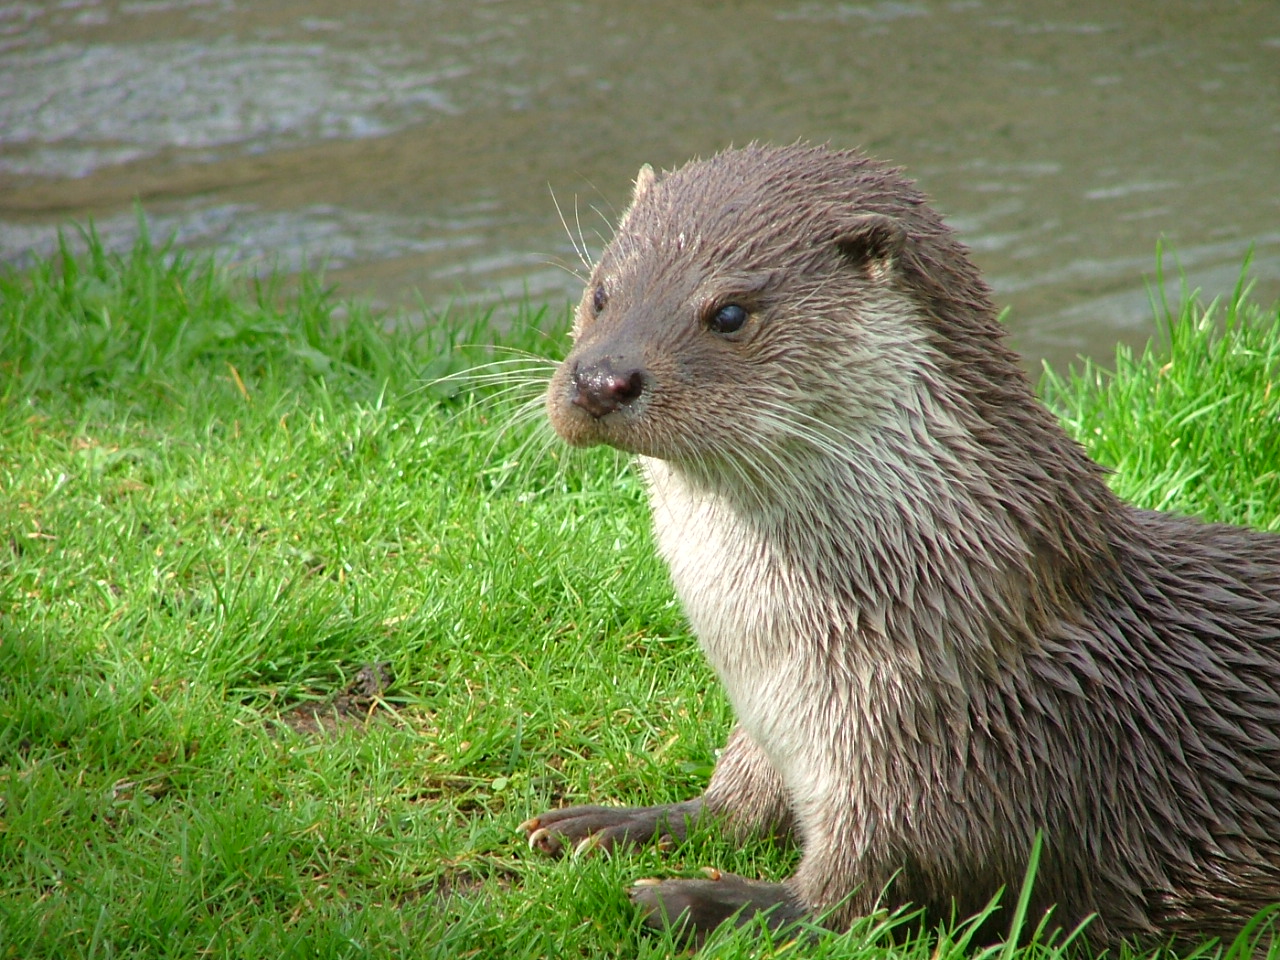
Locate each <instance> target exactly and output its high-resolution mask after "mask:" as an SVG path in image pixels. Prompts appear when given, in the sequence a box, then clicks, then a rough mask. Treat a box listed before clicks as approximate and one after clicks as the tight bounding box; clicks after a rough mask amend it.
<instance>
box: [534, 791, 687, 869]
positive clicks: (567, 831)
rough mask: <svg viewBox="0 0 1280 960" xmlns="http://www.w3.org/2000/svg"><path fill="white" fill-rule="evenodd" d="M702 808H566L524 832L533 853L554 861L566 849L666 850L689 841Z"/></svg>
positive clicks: (538, 820)
mask: <svg viewBox="0 0 1280 960" xmlns="http://www.w3.org/2000/svg"><path fill="white" fill-rule="evenodd" d="M701 808H702V801H701V800H689V801H686V802H685V803H670V804H663V805H660V806H655V807H596V806H588V807H565V808H563V809H561V810H551V811H549V812H547V813H542V814H539V815H538V816H536V817H531V818H530V819H528V820H526V821H525V822H524V823H522V824H520V829H521V830H523V831H525V833H527V834H528V837H529V846H530V848H531V849H534V850H540V851H541V852H543V853H545V854H548V855H550V856H553V857H554V856H559V855H560V854H561V853H563V852H564V850H565V848H566V847H570V848H572V850H573V852H574V854H580V853H587V852H589V851H591V850H613V849H621V848H624V847H638V846H643V845H644V844H646V843H648V842H650V841H651V840H654V839H656V840H657V841H658V845H659V846H663V847H666V846H671V845H674V844H675V842H676V841H679V840H683V839H684V838H685V835H686V834H687V833H688V825H689V822H690V821H691V820H693V819H696V818H697V816H698V813H699V811H700V810H701Z"/></svg>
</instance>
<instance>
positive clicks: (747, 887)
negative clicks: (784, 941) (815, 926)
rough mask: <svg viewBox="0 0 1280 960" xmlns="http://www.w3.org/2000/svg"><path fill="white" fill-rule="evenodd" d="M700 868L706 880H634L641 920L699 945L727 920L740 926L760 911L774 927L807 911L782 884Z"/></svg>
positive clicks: (802, 916) (758, 914)
mask: <svg viewBox="0 0 1280 960" xmlns="http://www.w3.org/2000/svg"><path fill="white" fill-rule="evenodd" d="M703 872H704V873H706V875H707V878H708V879H706V880H681V879H676V880H658V879H654V878H646V879H644V880H638V881H636V884H635V886H633V887H632V888H631V899H632V901H633V902H635V903H636V904H638V905H639V907H640V908H641V910H643V911H644V914H645V915H644V923H645V925H646V926H648V927H651V928H653V929H656V930H664V929H669V930H672V931H674V932H675V934H676V936H677V937H678V938H680V939H682V940H686V941H691V942H693V943H695V944H701V943H702V942H703V941H704V940H705V939H706V938H707V935H708V934H710V933H711V931H712V930H714V929H716V927H718V926H720V925H721V924H723V923H725V922H726V921H732V922H733V924H734V926H742V925H743V924H745V923H749V922H751V921H752V920H753V919H755V918H756V917H758V916H760V915H762V914H763V915H764V917H765V923H766V924H768V926H769V928H770V929H771V930H778V929H780V928H782V927H784V926H786V925H787V924H789V923H795V922H796V921H798V920H802V919H804V918H805V917H806V916H807V915H808V911H807V910H805V908H804V907H803V906H802V905H801V904H800V902H799V901H798V900H796V898H795V897H794V896H793V895H792V893H791V891H790V890H789V889H788V888H787V886H786V885H785V884H782V883H765V882H763V881H760V880H748V879H746V878H745V877H739V876H737V875H735V874H732V873H721V872H720V871H719V870H715V869H712V868H708V869H706V870H704V871H703Z"/></svg>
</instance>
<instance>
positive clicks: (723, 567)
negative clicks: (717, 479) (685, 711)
mask: <svg viewBox="0 0 1280 960" xmlns="http://www.w3.org/2000/svg"><path fill="white" fill-rule="evenodd" d="M645 467H646V474H647V477H648V479H649V482H650V500H651V506H652V509H653V521H654V531H655V535H656V537H657V542H658V548H659V550H660V552H661V553H662V555H663V557H664V559H665V560H666V562H667V564H668V567H669V568H670V571H671V578H672V581H673V583H674V585H675V588H676V592H677V594H678V595H679V597H680V601H681V604H682V605H683V608H684V611H685V615H686V616H687V617H688V619H689V623H690V626H691V627H692V628H693V630H694V633H695V634H696V636H697V637H698V640H699V643H700V644H701V646H702V649H703V651H704V652H705V654H706V656H707V659H708V660H709V661H710V662H711V665H712V666H713V667H714V668H715V670H716V673H717V674H718V675H719V677H720V679H721V682H723V683H724V685H725V689H726V691H727V692H728V695H729V699H730V701H731V702H732V703H733V707H734V711H735V712H736V714H737V716H738V719H739V721H740V722H741V723H742V725H743V726H744V727H745V728H746V730H747V731H748V732H749V733H750V734H751V736H752V738H753V739H754V740H755V741H756V742H757V743H758V744H759V745H760V746H761V747H762V748H764V750H765V752H766V753H767V754H768V755H769V757H770V759H771V760H772V761H773V763H774V765H775V767H777V769H778V770H779V772H780V773H781V774H782V775H783V778H784V780H786V781H787V782H788V783H789V785H791V786H793V788H796V789H797V790H799V791H800V792H806V788H805V787H804V786H802V784H801V783H799V782H798V781H800V780H807V779H810V778H811V777H812V776H813V774H814V773H816V772H818V771H819V770H821V769H822V768H824V767H827V766H828V765H829V764H830V762H831V761H832V759H833V758H831V757H830V756H829V755H830V753H831V752H832V746H831V744H830V743H829V740H830V734H831V720H832V715H831V710H832V709H833V708H835V707H836V703H837V702H838V701H841V700H847V697H841V696H839V695H838V694H837V693H836V691H835V690H834V689H833V680H834V679H835V678H833V676H832V674H831V663H830V658H829V657H828V656H826V655H824V652H823V645H824V643H825V642H826V641H827V640H828V639H829V636H827V635H824V634H826V633H827V628H826V627H824V626H823V624H824V623H827V624H828V625H829V622H830V620H831V617H832V614H833V609H832V608H833V601H832V599H831V598H830V597H826V596H822V595H821V593H822V591H821V590H820V589H819V588H818V587H817V586H816V585H815V584H814V583H813V582H810V581H807V580H806V578H805V577H804V575H803V572H802V571H798V570H796V569H795V568H794V567H793V566H792V565H790V564H788V562H787V561H786V559H785V558H783V557H781V556H779V554H778V552H777V551H776V550H775V549H773V548H772V547H771V546H770V544H769V543H768V542H767V540H766V539H765V538H764V537H762V536H761V535H760V534H759V533H758V531H757V530H756V529H754V528H753V527H752V526H751V525H750V524H748V523H745V522H743V520H742V518H741V517H740V516H739V515H738V514H737V513H736V512H735V511H733V510H732V509H731V508H729V507H728V506H727V505H726V504H724V503H722V502H720V501H718V500H716V499H715V498H714V497H710V496H706V495H703V496H699V495H698V494H696V493H693V492H691V491H689V490H688V489H687V488H684V487H683V486H682V485H681V484H680V482H679V478H676V477H673V476H672V475H671V472H670V469H669V468H667V467H666V465H665V464H661V463H656V462H648V463H646V464H645ZM824 757H825V762H824V759H823V758H824ZM815 761H816V762H815ZM789 771H790V772H791V773H793V774H795V776H794V777H793V776H789V775H788V773H789ZM800 771H803V773H801V772H800ZM810 786H812V785H810Z"/></svg>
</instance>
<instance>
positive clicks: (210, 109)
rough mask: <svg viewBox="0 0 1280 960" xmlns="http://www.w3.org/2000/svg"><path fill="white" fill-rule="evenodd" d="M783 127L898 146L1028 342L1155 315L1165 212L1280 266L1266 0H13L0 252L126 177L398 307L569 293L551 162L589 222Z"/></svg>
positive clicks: (46, 241)
mask: <svg viewBox="0 0 1280 960" xmlns="http://www.w3.org/2000/svg"><path fill="white" fill-rule="evenodd" d="M796 138H806V139H811V140H823V141H825V140H829V141H831V142H833V143H835V144H838V145H842V146H862V147H864V148H865V149H867V150H868V151H870V152H872V153H874V154H876V155H879V156H882V157H885V158H889V159H892V160H895V161H897V162H900V163H903V164H905V165H907V166H908V167H909V169H910V170H911V171H912V173H913V174H914V175H915V176H916V177H917V178H918V180H919V181H920V182H921V183H922V185H923V186H924V187H925V189H926V190H927V191H928V192H929V193H930V194H931V195H932V196H933V197H934V198H935V199H936V201H937V203H938V205H939V206H940V207H941V208H942V209H943V210H944V211H945V212H946V213H947V214H948V216H949V217H950V219H951V221H952V222H953V223H954V224H955V225H956V226H957V227H959V228H960V229H961V230H962V232H963V234H964V236H965V238H966V239H967V241H968V242H969V243H970V245H971V246H972V247H973V248H974V251H975V255H976V257H977V259H978V260H979V262H980V264H981V265H982V267H983V268H984V269H985V270H986V271H987V274H988V276H989V278H990V279H991V281H992V283H993V285H994V286H995V289H996V292H997V296H998V298H999V300H1000V301H1001V302H1002V303H1005V304H1008V305H1009V306H1010V307H1011V311H1012V312H1011V323H1012V325H1013V327H1014V329H1015V337H1016V341H1017V344H1018V346H1019V347H1020V348H1021V349H1023V350H1024V351H1025V352H1027V353H1028V354H1029V355H1030V356H1031V357H1032V359H1033V361H1034V360H1035V359H1038V358H1041V357H1047V358H1049V359H1050V360H1051V361H1052V362H1055V363H1062V362H1066V361H1067V360H1069V359H1070V358H1072V357H1074V356H1075V355H1077V354H1079V353H1086V354H1090V355H1094V356H1100V357H1106V356H1108V355H1109V354H1110V352H1111V349H1112V345H1113V343H1114V341H1116V340H1117V339H1123V340H1129V341H1131V342H1139V341H1141V340H1143V339H1145V338H1146V337H1147V336H1148V335H1150V333H1151V332H1152V325H1151V319H1150V313H1149V310H1148V308H1147V306H1146V300H1147V292H1146V283H1147V282H1148V281H1149V279H1150V277H1151V274H1152V273H1153V270H1154V267H1155V249H1156V243H1157V241H1158V240H1161V239H1163V241H1164V242H1165V244H1166V246H1167V247H1169V248H1171V249H1173V250H1174V251H1176V254H1177V257H1178V260H1179V261H1180V262H1181V264H1182V266H1183V268H1184V269H1185V270H1186V272H1187V274H1188V276H1189V278H1190V280H1191V282H1192V283H1193V284H1195V285H1198V286H1202V287H1204V288H1205V290H1206V291H1207V292H1209V293H1211V294H1216V293H1220V292H1223V291H1226V290H1229V289H1230V287H1231V286H1232V285H1233V283H1234V281H1235V279H1236V276H1237V273H1238V268H1239V265H1240V263H1241V261H1242V259H1243V258H1244V256H1245V253H1246V251H1247V250H1248V249H1249V248H1250V247H1252V248H1253V249H1254V251H1255V269H1254V274H1255V276H1256V277H1257V278H1258V282H1259V292H1260V293H1261V294H1262V295H1263V296H1264V297H1266V298H1274V297H1277V296H1280V4H1278V3H1276V2H1274V0H1254V2H1248V0H1245V2H1231V0H1212V2H1210V0H1203V2H1193V0H1159V2H1151V0H1077V2H1073V3H1061V2H1050V0H957V2H937V0H919V2H889V0H885V2H871V3H846V2H836V0H774V2H758V0H755V2H753V0H721V2H714V0H701V2H688V0H679V2H669V0H646V2H643V3H606V2H596V3H588V2H568V0H472V2H465V0H453V2H449V0H398V2H397V0H383V2H378V3H372V2H363V3H362V2H356V0H345V2H336V0H309V2H303V0H131V2H125V0H28V2H8V0H0V259H2V260H4V261H8V262H11V263H18V264H21V263H24V262H29V260H30V258H31V257H32V256H33V255H35V254H39V253H47V252H49V251H50V250H51V249H52V248H53V246H54V244H55V237H56V229H57V227H58V226H59V225H60V224H64V223H66V222H67V221H68V220H70V219H75V220H81V221H83V220H84V219H85V218H89V217H92V218H93V220H94V221H95V223H96V224H97V226H98V229H99V231H100V232H101V233H103V234H104V236H105V237H106V239H107V240H108V242H109V243H111V244H112V245H115V246H125V245H127V244H128V243H129V242H130V241H131V238H132V235H133V231H134V229H135V217H134V212H133V205H134V203H135V202H138V201H140V202H141V204H142V206H143V209H144V210H145V211H146V214H147V216H148V218H149V219H150V221H151V224H152V227H151V228H152V231H153V233H155V234H160V235H164V234H168V233H170V232H174V233H176V235H177V237H178V240H179V242H180V243H181V244H184V245H189V246H192V247H200V248H215V249H217V250H218V251H219V252H220V254H221V255H222V256H223V257H224V258H225V259H227V260H232V261H235V262H238V263H242V264H245V265H247V267H248V268H257V267H259V266H261V265H271V264H276V265H279V266H282V267H284V268H286V269H294V268H296V267H297V266H298V265H300V264H302V263H304V262H305V263H310V264H312V265H318V264H321V263H325V264H327V265H328V272H329V276H330V278H331V279H332V280H334V281H336V282H337V283H338V284H339V285H340V289H341V290H342V292H344V293H348V294H356V295H360V296H364V297H367V298H370V299H373V300H375V301H378V302H381V303H385V304H388V305H391V306H405V307H407V308H408V309H409V310H411V311H417V310H418V309H419V304H421V303H425V304H427V305H428V306H430V307H433V308H434V307H439V306H441V305H443V304H445V303H447V302H449V300H451V299H457V298H463V299H466V300H470V301H477V302H481V303H495V302H502V301H511V300H513V299H518V298H520V297H521V296H522V295H523V294H524V293H525V292H527V293H529V294H530V295H531V296H533V297H534V298H537V299H541V300H546V301H549V302H551V303H553V304H556V305H559V304H563V303H564V302H565V301H566V300H567V299H569V298H576V296H577V292H578V281H577V280H576V279H575V278H574V277H573V276H572V275H571V274H570V272H569V271H570V270H572V269H575V268H576V267H577V264H576V262H575V256H574V253H573V249H572V246H571V244H570V241H569V238H568V235H567V233H566V230H565V228H564V227H563V226H562V225H561V222H560V220H559V218H558V217H557V212H556V203H555V202H553V194H554V198H555V200H556V201H558V203H559V206H560V208H561V210H562V211H563V213H564V215H565V218H566V220H567V221H568V222H569V225H570V227H571V229H572V230H573V231H574V232H577V230H578V229H579V228H580V229H581V231H582V233H583V235H584V236H585V237H586V239H587V241H588V243H589V245H590V246H591V248H592V249H593V250H598V249H599V246H600V244H601V242H602V240H601V236H602V235H607V233H608V230H609V223H610V222H612V221H613V220H614V219H615V217H616V216H617V213H618V211H619V209H620V207H621V206H622V205H623V204H624V203H625V201H626V197H627V193H628V189H629V183H630V180H631V178H632V177H633V176H634V174H635V171H636V168H637V167H638V166H639V165H640V164H641V163H642V162H649V163H652V164H654V165H655V166H658V167H663V166H667V167H669V166H674V165H676V164H678V163H680V162H681V161H683V160H684V159H686V158H688V157H690V156H693V155H696V154H706V153H710V152H713V151H715V150H717V149H720V148H722V147H724V146H726V145H728V144H732V143H744V142H746V141H749V140H753V139H760V140H770V141H774V142H788V141H791V140H794V139H796ZM1169 267H1170V269H1171V270H1172V269H1174V267H1173V264H1172V263H1170V264H1169Z"/></svg>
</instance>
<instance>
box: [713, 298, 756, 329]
mask: <svg viewBox="0 0 1280 960" xmlns="http://www.w3.org/2000/svg"><path fill="white" fill-rule="evenodd" d="M746 322H747V311H746V310H745V309H743V308H742V307H740V306H738V305H737V304H736V303H726V304H725V305H724V306H723V307H721V308H720V309H719V310H717V311H716V312H715V313H713V314H712V315H711V319H710V320H708V321H707V326H708V327H710V328H711V329H712V330H713V331H715V332H716V333H737V332H738V331H739V330H741V329H742V325H743V324H744V323H746Z"/></svg>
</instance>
